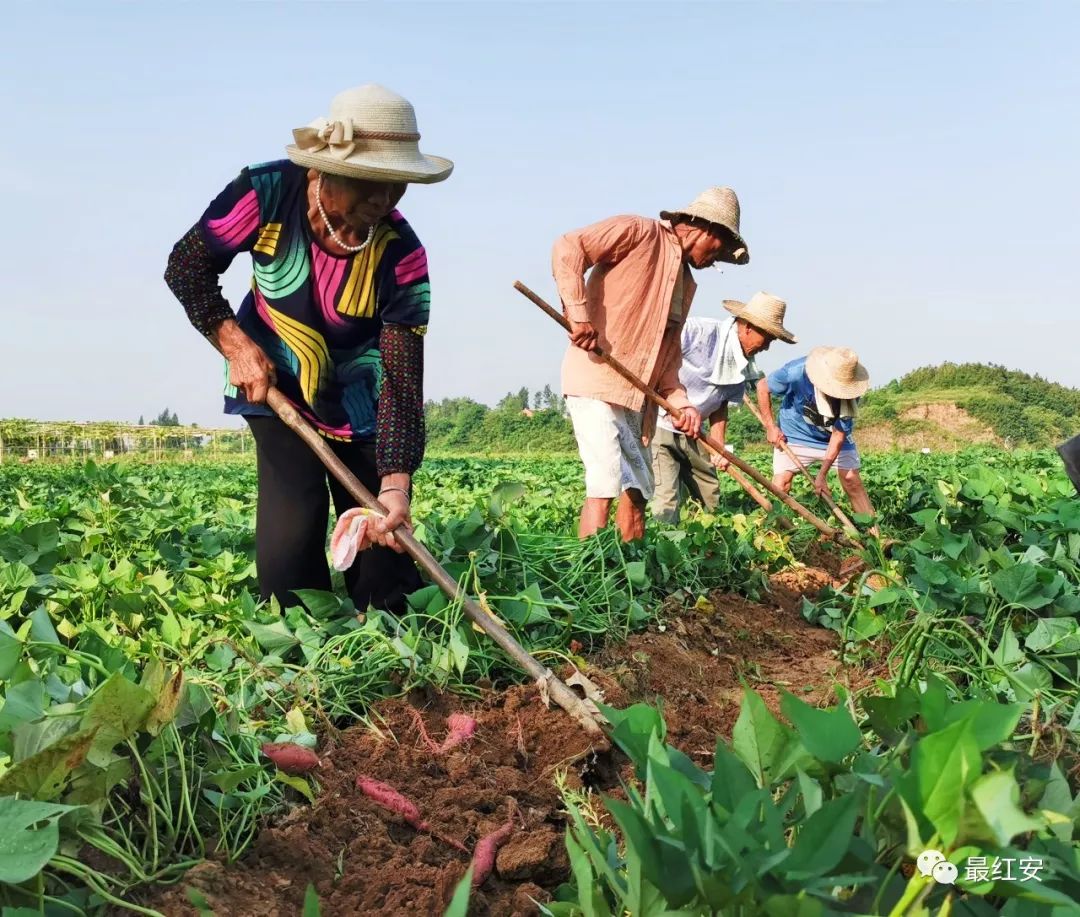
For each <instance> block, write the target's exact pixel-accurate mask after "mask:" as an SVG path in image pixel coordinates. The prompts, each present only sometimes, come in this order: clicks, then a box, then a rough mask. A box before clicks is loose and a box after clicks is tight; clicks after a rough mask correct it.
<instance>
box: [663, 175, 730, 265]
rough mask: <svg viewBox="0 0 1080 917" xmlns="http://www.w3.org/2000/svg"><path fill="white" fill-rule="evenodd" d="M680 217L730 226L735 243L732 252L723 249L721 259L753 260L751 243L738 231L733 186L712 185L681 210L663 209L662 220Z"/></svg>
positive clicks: (728, 230)
mask: <svg viewBox="0 0 1080 917" xmlns="http://www.w3.org/2000/svg"><path fill="white" fill-rule="evenodd" d="M679 217H682V218H683V219H685V220H690V221H693V220H699V221H702V222H705V223H708V224H709V225H710V228H712V227H714V226H721V227H723V228H724V229H725V230H727V233H729V234H730V235H731V236H732V237H733V239H732V241H733V242H734V245H733V247H732V250H731V251H730V252H724V253H723V254H722V255H721V256H720V260H721V261H731V262H733V263H735V264H746V262H748V261H749V260H750V247H749V246H748V245H747V244H746V241H745V240H744V239H743V237H742V236H740V235H739V198H738V197H737V196H736V195H735V192H734V191H732V190H731V188H709V189H708V190H707V191H703V192H702V193H701V194H699V195H698V196H697V197H696V198H694V200H693V202H692V203H690V204H688V205H687V206H686V207H683V209H682V210H661V211H660V219H662V220H676V219H678V218H679Z"/></svg>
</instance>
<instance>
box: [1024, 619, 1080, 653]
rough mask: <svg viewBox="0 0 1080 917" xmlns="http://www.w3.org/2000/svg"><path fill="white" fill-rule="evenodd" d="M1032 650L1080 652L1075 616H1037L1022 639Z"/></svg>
mask: <svg viewBox="0 0 1080 917" xmlns="http://www.w3.org/2000/svg"><path fill="white" fill-rule="evenodd" d="M1024 646H1026V647H1027V648H1028V649H1029V650H1031V651H1032V652H1036V653H1037V652H1044V651H1046V650H1051V649H1052V650H1053V651H1054V652H1055V653H1071V654H1078V653H1080V624H1077V621H1076V619H1075V618H1039V620H1038V621H1036V622H1035V627H1034V628H1033V629H1032V631H1031V633H1030V634H1028V635H1027V639H1026V640H1025V641H1024Z"/></svg>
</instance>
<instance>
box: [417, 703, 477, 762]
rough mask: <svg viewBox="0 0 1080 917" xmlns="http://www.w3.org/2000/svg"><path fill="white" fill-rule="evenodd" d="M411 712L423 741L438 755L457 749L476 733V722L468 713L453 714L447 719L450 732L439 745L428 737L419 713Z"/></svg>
mask: <svg viewBox="0 0 1080 917" xmlns="http://www.w3.org/2000/svg"><path fill="white" fill-rule="evenodd" d="M410 712H411V713H412V717H413V721H414V722H415V723H416V729H417V731H418V732H419V733H420V738H421V740H422V741H423V743H424V744H425V745H426V746H427V747H428V748H430V749H431V751H432V752H433V753H434V754H436V755H444V754H446V753H447V752H448V751H450V749H451V748H456V747H457V746H458V745H460V744H461V743H462V742H464V741H465V740H466V739H470V738H472V737H473V735H474V734H475V733H476V720H474V719H473V718H472V717H471V716H469V715H468V714H467V713H451V714H450V716H448V717H447V718H446V725H447V726H448V727H449V729H450V731H449V732H448V733H447V734H446V738H445V739H443V741H442V744H441V745H439V744H437V743H436V742H435V740H434V739H432V738H431V736H430V735H428V731H427V727H426V726H424V720H423V717H421V716H420V713H419V711H417V710H411V711H410Z"/></svg>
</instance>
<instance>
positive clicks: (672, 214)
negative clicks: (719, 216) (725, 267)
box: [660, 210, 750, 264]
mask: <svg viewBox="0 0 1080 917" xmlns="http://www.w3.org/2000/svg"><path fill="white" fill-rule="evenodd" d="M680 217H681V218H682V219H683V220H685V221H687V222H689V223H693V224H694V225H695V226H701V227H703V228H704V229H707V230H708V231H709V232H711V233H712V234H713V235H715V236H720V235H722V236H724V237H725V238H727V239H730V240H731V241H732V242H733V243H734V245H733V246H732V248H731V251H723V252H721V253H720V257H719V258H717V259H716V260H717V261H725V262H727V263H728V264H749V262H750V246H749V245H747V244H746V240H745V239H744V238H743V237H742V236H740V235H739V234H738V233H737V232H735V230H734V229H732V228H731V227H730V226H725V225H724V224H723V223H714V222H713V221H712V220H706V219H705V218H704V217H699V216H696V215H694V214H692V213H687V212H686V211H685V210H661V211H660V219H661V220H668V221H669V222H670V221H674V220H677V219H679V218H680ZM740 250H741V251H742V254H741V255H739V257H737V258H736V257H734V256H733V254H732V253H733V252H737V251H740Z"/></svg>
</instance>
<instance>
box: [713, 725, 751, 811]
mask: <svg viewBox="0 0 1080 917" xmlns="http://www.w3.org/2000/svg"><path fill="white" fill-rule="evenodd" d="M755 789H757V787H756V785H755V783H754V777H753V775H752V774H751V773H750V771H749V770H747V768H746V765H745V764H743V763H742V761H741V760H739V758H738V757H737V756H736V755H735V754H734V753H733V752H732V750H731V749H730V748H729V747H728V745H727V743H726V742H725V741H724V740H723V738H718V739H717V740H716V753H715V755H714V756H713V775H712V801H713V803H715V804H717V805H719V806H721V807H722V808H723V809H724V811H725V812H728V813H730V812H734V811H735V806H736V805H738V802H739V800H740V799H743V798H745V797H746V796H747V795H748V794H750V793H752V792H754V790H755Z"/></svg>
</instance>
